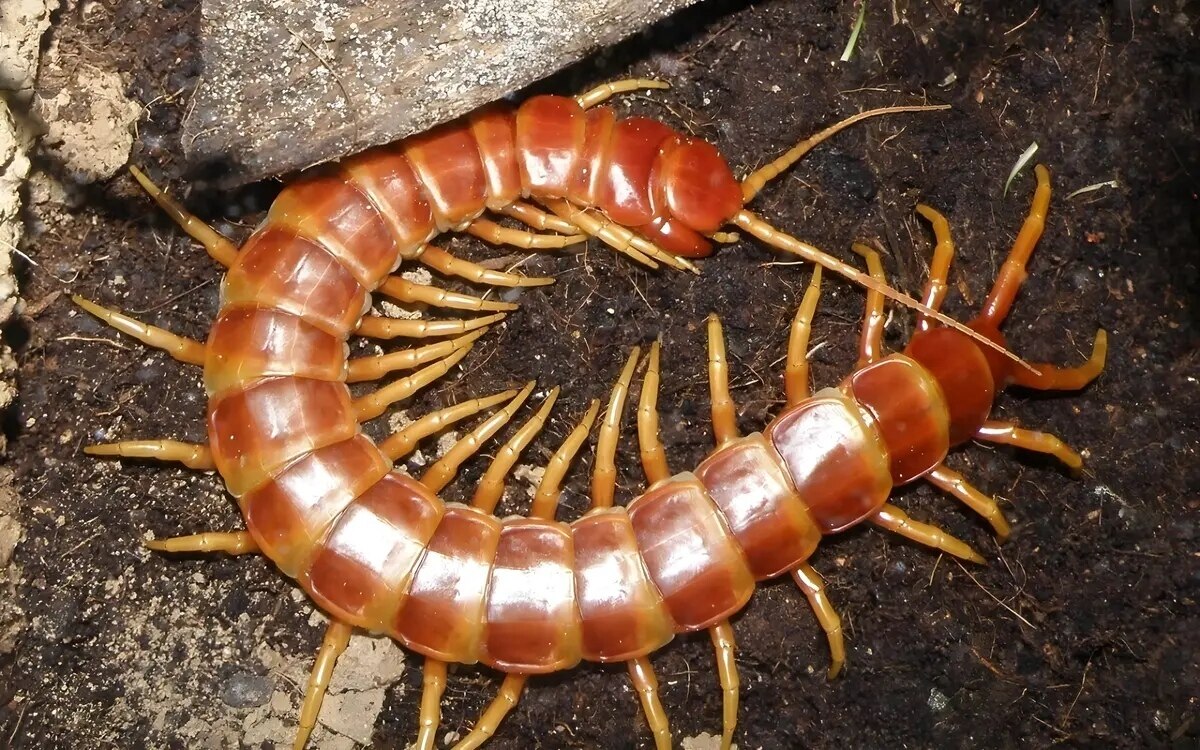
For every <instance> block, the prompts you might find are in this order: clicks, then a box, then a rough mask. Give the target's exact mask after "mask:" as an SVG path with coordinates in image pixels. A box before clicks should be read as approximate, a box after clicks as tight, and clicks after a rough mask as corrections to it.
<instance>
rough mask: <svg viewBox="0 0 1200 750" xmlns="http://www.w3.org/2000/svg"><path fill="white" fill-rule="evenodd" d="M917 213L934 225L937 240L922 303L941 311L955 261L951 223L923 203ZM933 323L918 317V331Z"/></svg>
mask: <svg viewBox="0 0 1200 750" xmlns="http://www.w3.org/2000/svg"><path fill="white" fill-rule="evenodd" d="M917 213H919V214H920V215H921V216H923V217H924V218H925V220H926V221H928V222H929V223H930V224H932V225H933V236H934V237H935V238H937V246H936V247H934V248H933V261H932V262H930V264H929V280H928V281H926V282H925V292H924V294H922V295H921V302H922V304H924V305H926V306H927V307H929V309H931V310H940V309H942V301H943V300H945V299H946V290H947V289H949V287H948V286H947V284H946V279H947V278H948V277H949V276H950V262H951V261H952V260H954V238H952V237H951V236H950V222H948V221H946V217H945V216H942V215H941V214H940V213H938V212H937V211H934V210H933V209H932V208H930V207H929V206H926V205H924V204H922V203H919V204H917ZM931 322H932V321H930V320H929V318H928V317H927V316H925V315H920V316H918V318H917V330H918V331H927V330H929V327H930V325H931Z"/></svg>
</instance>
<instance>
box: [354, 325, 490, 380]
mask: <svg viewBox="0 0 1200 750" xmlns="http://www.w3.org/2000/svg"><path fill="white" fill-rule="evenodd" d="M487 331H488V329H487V327H484V328H480V329H478V330H476V331H472V332H471V333H468V334H465V335H463V336H459V337H458V338H456V339H450V340H448V341H439V342H437V343H436V344H426V345H425V346H421V347H417V348H416V349H402V350H400V351H398V352H391V353H389V354H377V355H373V356H370V357H359V358H357V359H352V360H350V361H349V362H348V363H347V370H346V382H347V383H361V382H362V381H364V380H375V379H377V378H381V377H383V376H384V375H387V374H388V373H389V372H394V371H396V370H411V369H412V368H414V367H420V366H421V365H424V364H427V363H429V362H432V361H434V360H436V359H441V358H442V357H446V356H448V355H450V354H453V353H454V352H456V351H458V350H459V349H463V348H466V347H470V346H471V345H472V344H473V343H475V341H477V340H478V339H479V337H480V336H482V335H483V334H485V333H487Z"/></svg>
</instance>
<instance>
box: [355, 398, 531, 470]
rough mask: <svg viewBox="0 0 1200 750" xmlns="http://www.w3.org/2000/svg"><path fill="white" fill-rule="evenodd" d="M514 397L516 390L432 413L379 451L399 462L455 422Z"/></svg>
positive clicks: (394, 436) (389, 458)
mask: <svg viewBox="0 0 1200 750" xmlns="http://www.w3.org/2000/svg"><path fill="white" fill-rule="evenodd" d="M515 395H517V390H516V389H512V390H507V391H504V392H503V393H497V394H494V395H492V396H486V397H484V398H476V399H471V400H470V401H463V402H462V403H459V404H455V405H453V406H447V407H446V408H445V409H439V410H438V411H435V412H430V413H429V414H426V415H424V416H422V417H421V418H420V419H418V420H417V421H415V422H413V423H411V424H409V425H407V426H405V427H404V429H402V430H399V431H397V432H395V433H394V434H392V435H391V436H390V437H389V438H388V439H387V440H384V441H383V442H382V443H380V444H379V450H380V452H382V453H383V455H385V456H387V458H388V460H390V461H399V460H400V459H401V458H403V457H405V456H407V455H408V454H409V453H411V452H412V451H413V449H414V448H416V447H417V443H419V442H421V441H422V440H424V439H425V438H427V437H429V436H430V435H434V434H436V433H438V432H441V431H442V430H444V429H445V428H446V427H449V426H450V425H452V424H454V423H455V422H459V421H461V420H463V419H466V418H467V417H470V416H473V415H475V414H478V413H479V412H481V411H485V410H487V409H490V408H492V407H493V406H496V405H497V404H502V403H504V402H505V401H508V400H510V399H511V398H512V397H513V396H515Z"/></svg>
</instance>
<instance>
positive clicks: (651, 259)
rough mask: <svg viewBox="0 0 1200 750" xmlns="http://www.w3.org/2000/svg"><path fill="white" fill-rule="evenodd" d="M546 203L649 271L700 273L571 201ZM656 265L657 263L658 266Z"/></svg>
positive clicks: (651, 243) (544, 200)
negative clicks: (662, 268)
mask: <svg viewBox="0 0 1200 750" xmlns="http://www.w3.org/2000/svg"><path fill="white" fill-rule="evenodd" d="M543 203H545V204H546V206H547V207H548V208H549V209H550V210H551V211H553V212H554V213H556V214H558V215H559V216H561V217H562V218H564V219H566V220H567V221H569V222H571V223H572V224H574V225H576V226H577V227H579V228H580V229H581V230H582V231H584V232H586V233H587V234H590V235H591V236H593V237H595V238H596V239H598V240H600V241H601V242H603V243H604V244H606V245H608V246H609V247H611V248H612V249H614V250H616V251H617V252H618V253H622V254H623V255H627V256H629V257H630V258H632V259H633V260H636V261H637V262H638V263H641V264H642V265H644V266H646V267H647V268H658V263H665V264H666V265H668V266H671V267H672V268H677V269H679V270H681V271H691V272H692V273H699V272H700V270H699V269H698V268H696V266H695V265H694V264H693V263H691V262H690V261H689V260H687V259H686V258H680V257H679V256H677V255H672V254H670V253H668V252H667V251H666V250H663V249H662V248H661V247H659V246H658V245H655V244H654V243H653V242H650V241H649V240H647V239H646V238H644V237H639V236H637V235H636V234H634V233H633V232H631V231H630V230H628V229H626V228H625V227H623V226H620V225H619V224H613V223H612V222H611V221H609V220H608V219H606V218H602V217H597V216H593V215H592V214H589V213H587V212H586V211H585V210H584V209H582V208H579V207H578V206H576V205H574V204H573V203H571V202H569V201H565V200H562V199H558V198H546V199H543ZM656 261H657V262H656Z"/></svg>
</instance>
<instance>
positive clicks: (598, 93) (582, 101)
mask: <svg viewBox="0 0 1200 750" xmlns="http://www.w3.org/2000/svg"><path fill="white" fill-rule="evenodd" d="M669 88H671V84H669V83H667V82H666V81H656V80H654V79H653V78H625V79H623V80H620V81H612V82H611V83H602V84H600V85H599V86H597V87H596V88H594V89H592V90H590V91H586V92H584V93H582V94H580V95H579V96H577V97H575V101H577V102H579V106H581V107H583V108H584V109H591V108H592V107H594V106H596V105H597V104H600V103H601V102H603V101H605V100H607V99H609V98H611V97H613V96H616V95H617V94H624V93H625V92H627V91H639V90H642V89H669Z"/></svg>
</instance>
